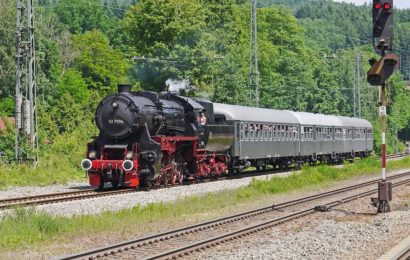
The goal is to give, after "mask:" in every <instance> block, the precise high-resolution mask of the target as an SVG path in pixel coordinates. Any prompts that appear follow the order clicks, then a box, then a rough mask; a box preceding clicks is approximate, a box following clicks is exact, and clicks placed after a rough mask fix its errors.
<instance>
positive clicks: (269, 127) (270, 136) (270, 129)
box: [268, 125, 273, 141]
mask: <svg viewBox="0 0 410 260" xmlns="http://www.w3.org/2000/svg"><path fill="white" fill-rule="evenodd" d="M272 131H273V128H272V125H269V126H268V138H269V141H272Z"/></svg>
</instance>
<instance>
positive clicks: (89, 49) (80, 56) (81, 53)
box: [70, 31, 128, 96]
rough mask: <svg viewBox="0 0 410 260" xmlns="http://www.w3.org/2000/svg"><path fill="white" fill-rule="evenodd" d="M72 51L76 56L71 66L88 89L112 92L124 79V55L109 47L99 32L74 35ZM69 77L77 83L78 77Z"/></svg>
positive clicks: (126, 64) (126, 67)
mask: <svg viewBox="0 0 410 260" xmlns="http://www.w3.org/2000/svg"><path fill="white" fill-rule="evenodd" d="M73 51H74V52H76V54H77V55H76V56H75V58H74V61H73V66H74V68H76V69H77V70H78V71H79V72H80V73H81V75H82V77H83V79H84V81H85V83H86V84H87V86H88V88H89V89H93V90H98V91H102V92H106V93H107V92H113V91H115V89H116V86H117V84H118V83H119V82H120V81H123V80H124V79H125V77H126V74H127V69H128V63H127V62H126V60H125V59H124V55H123V54H122V53H121V52H120V51H118V50H116V49H114V48H113V47H111V46H110V44H109V41H108V38H107V37H106V36H104V34H103V33H101V32H100V31H91V32H86V33H84V34H80V35H74V36H73ZM70 76H71V77H73V78H72V79H75V80H76V81H77V82H78V80H79V79H78V75H74V74H71V75H70ZM74 85H75V84H74ZM74 85H73V86H74ZM80 85H81V84H80ZM79 87H80V88H82V86H79ZM81 96H84V94H81Z"/></svg>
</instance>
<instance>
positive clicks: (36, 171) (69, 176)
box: [0, 134, 88, 190]
mask: <svg viewBox="0 0 410 260" xmlns="http://www.w3.org/2000/svg"><path fill="white" fill-rule="evenodd" d="M79 135H80V134H72V135H69V134H65V135H61V136H59V137H57V138H55V139H54V142H53V144H52V145H49V147H47V149H43V150H46V151H40V161H39V164H38V166H37V167H36V168H33V167H32V166H31V165H30V164H22V165H15V164H1V163H0V190H1V189H5V188H7V187H15V186H46V185H50V184H64V183H68V182H72V181H83V182H87V179H86V178H85V173H84V171H82V170H81V168H80V163H81V160H82V159H83V158H84V153H85V143H86V141H84V140H82V139H85V138H84V137H81V136H79ZM86 136H88V135H86ZM81 138H82V139H81ZM79 140H80V141H79Z"/></svg>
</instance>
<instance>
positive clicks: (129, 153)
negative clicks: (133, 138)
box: [125, 152, 134, 160]
mask: <svg viewBox="0 0 410 260" xmlns="http://www.w3.org/2000/svg"><path fill="white" fill-rule="evenodd" d="M133 155H134V153H133V152H128V153H127V154H126V155H125V159H128V160H130V159H132V156H133Z"/></svg>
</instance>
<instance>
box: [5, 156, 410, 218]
mask: <svg viewBox="0 0 410 260" xmlns="http://www.w3.org/2000/svg"><path fill="white" fill-rule="evenodd" d="M404 156H406V154H404V153H402V154H393V155H390V157H388V159H391V158H399V157H404ZM293 170H294V169H288V170H279V169H266V170H262V171H256V170H255V171H249V172H244V173H241V174H238V175H233V176H222V177H219V178H211V179H204V180H201V181H189V180H187V181H185V182H184V183H183V184H182V185H193V184H198V183H204V182H212V181H218V180H230V179H239V178H247V177H257V176H265V175H269V174H278V173H283V172H290V171H293ZM175 186H179V184H175V185H173V186H168V187H175ZM161 188H164V186H159V187H151V188H140V189H139V190H142V191H148V190H155V189H161ZM139 190H135V189H120V190H110V189H106V190H102V191H96V190H94V189H87V190H82V191H71V192H61V193H50V194H43V195H38V196H29V197H19V198H11V199H3V200H0V210H4V209H10V208H15V207H26V206H36V205H44V204H51V203H59V202H67V201H74V200H83V199H92V198H99V197H104V196H112V195H120V194H126V193H133V192H138V191H139Z"/></svg>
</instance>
